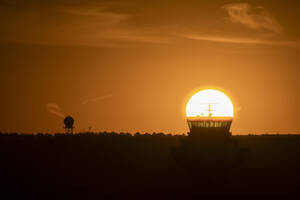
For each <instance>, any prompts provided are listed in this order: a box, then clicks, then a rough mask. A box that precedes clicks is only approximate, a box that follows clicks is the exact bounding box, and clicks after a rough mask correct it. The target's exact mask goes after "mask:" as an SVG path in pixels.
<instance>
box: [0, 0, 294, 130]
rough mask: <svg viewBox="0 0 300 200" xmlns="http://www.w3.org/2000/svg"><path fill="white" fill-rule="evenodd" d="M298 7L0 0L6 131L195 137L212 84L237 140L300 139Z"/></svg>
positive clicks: (288, 3) (2, 125)
mask: <svg viewBox="0 0 300 200" xmlns="http://www.w3.org/2000/svg"><path fill="white" fill-rule="evenodd" d="M299 13H300V2H299V1H297V0H285V1H283V0H282V1H267V0H265V1H264V0H261V1H258V0H256V1H224V0H223V1H221V0H218V1H217V0H214V1H199V0H185V1H175V0H160V1H138V0H127V1H123V0H110V1H96V0H87V1H81V0H43V1H35V0H27V1H22V0H0V27H1V37H0V44H1V45H0V60H1V64H0V66H1V67H0V73H1V79H0V83H1V84H0V91H1V99H0V110H1V116H0V131H9V132H15V131H16V132H50V133H53V132H62V131H63V129H62V127H63V123H62V121H63V118H62V117H64V116H65V115H72V116H73V117H74V118H75V128H76V129H75V131H76V132H79V131H87V130H88V127H90V126H91V127H92V131H115V132H131V133H135V132H141V133H144V132H150V133H151V132H164V133H173V134H181V133H186V132H187V131H188V126H187V123H186V118H185V116H184V110H185V107H184V106H185V103H186V101H187V100H188V99H187V98H188V97H189V95H190V94H191V93H192V92H195V90H197V89H201V88H206V87H209V88H215V89H221V90H223V91H225V92H226V94H227V95H228V96H230V98H231V99H232V101H233V104H234V106H235V110H236V111H237V113H236V114H235V119H234V121H233V124H232V128H231V130H232V132H233V134H248V133H256V134H262V133H299V131H300V123H299V121H300V106H299V102H300V93H299V85H300V80H299V75H300V68H299V65H300V57H299V55H300V49H299V38H300V27H299V19H300V16H299Z"/></svg>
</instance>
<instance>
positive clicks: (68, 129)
mask: <svg viewBox="0 0 300 200" xmlns="http://www.w3.org/2000/svg"><path fill="white" fill-rule="evenodd" d="M64 124H65V127H64V128H65V133H66V134H73V129H74V126H73V125H74V119H73V117H71V116H67V117H65V119H64Z"/></svg>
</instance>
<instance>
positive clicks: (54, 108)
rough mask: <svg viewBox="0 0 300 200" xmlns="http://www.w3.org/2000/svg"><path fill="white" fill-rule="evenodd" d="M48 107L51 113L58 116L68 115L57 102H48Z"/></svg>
mask: <svg viewBox="0 0 300 200" xmlns="http://www.w3.org/2000/svg"><path fill="white" fill-rule="evenodd" d="M46 109H47V111H48V112H49V113H50V114H53V115H56V116H58V117H61V118H64V117H65V116H66V115H65V114H64V113H63V112H62V111H61V108H60V107H59V105H58V104H56V103H48V104H47V105H46Z"/></svg>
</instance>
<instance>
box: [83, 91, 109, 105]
mask: <svg viewBox="0 0 300 200" xmlns="http://www.w3.org/2000/svg"><path fill="white" fill-rule="evenodd" d="M111 97H112V94H107V95H103V96H99V97H95V98H92V99H87V100H85V101H83V102H82V104H83V105H85V104H88V103H94V102H97V101H101V100H104V99H108V98H111Z"/></svg>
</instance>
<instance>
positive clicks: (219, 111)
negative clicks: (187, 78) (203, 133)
mask: <svg viewBox="0 0 300 200" xmlns="http://www.w3.org/2000/svg"><path fill="white" fill-rule="evenodd" d="M186 116H187V117H233V104H232V102H231V100H230V99H229V97H227V96H226V95H225V94H224V93H222V92H220V91H218V90H213V89H207V90H201V91H199V92H197V93H196V94H194V95H193V96H192V97H191V98H190V99H189V101H188V103H187V105H186Z"/></svg>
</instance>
